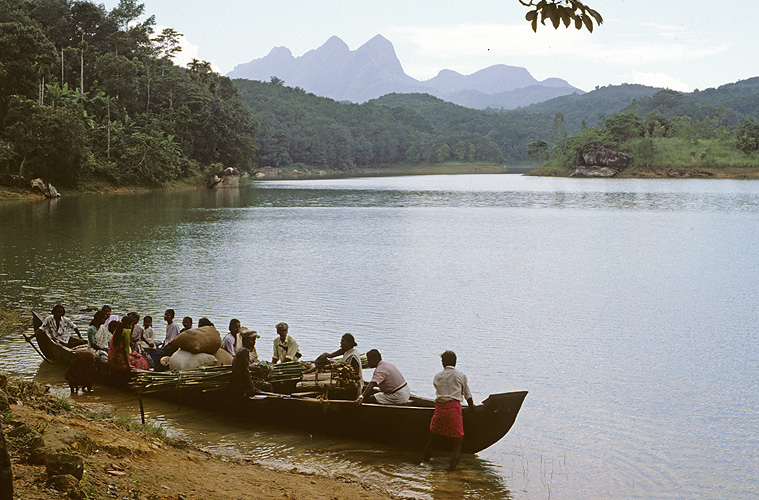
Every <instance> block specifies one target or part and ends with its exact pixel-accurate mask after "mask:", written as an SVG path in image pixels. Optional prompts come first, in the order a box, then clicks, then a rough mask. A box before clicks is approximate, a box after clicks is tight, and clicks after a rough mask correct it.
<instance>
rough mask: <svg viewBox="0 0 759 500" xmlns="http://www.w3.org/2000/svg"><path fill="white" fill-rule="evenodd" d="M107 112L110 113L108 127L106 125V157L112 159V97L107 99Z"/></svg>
mask: <svg viewBox="0 0 759 500" xmlns="http://www.w3.org/2000/svg"><path fill="white" fill-rule="evenodd" d="M105 103H106V110H107V113H108V125H106V128H105V130H106V143H105V144H106V146H105V155H106V157H107V158H110V157H111V99H110V97H107V98H106V101H105Z"/></svg>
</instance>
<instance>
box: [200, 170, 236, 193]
mask: <svg viewBox="0 0 759 500" xmlns="http://www.w3.org/2000/svg"><path fill="white" fill-rule="evenodd" d="M239 185H240V172H239V170H237V169H236V168H234V167H228V168H225V169H224V171H222V172H221V173H218V174H214V175H212V176H211V177H210V178H209V179H208V182H207V183H206V187H208V189H217V188H233V187H238V186H239Z"/></svg>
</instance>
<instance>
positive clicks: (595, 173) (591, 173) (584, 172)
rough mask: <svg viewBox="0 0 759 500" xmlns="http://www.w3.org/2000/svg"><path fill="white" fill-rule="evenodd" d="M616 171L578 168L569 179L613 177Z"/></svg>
mask: <svg viewBox="0 0 759 500" xmlns="http://www.w3.org/2000/svg"><path fill="white" fill-rule="evenodd" d="M615 175H617V171H616V170H614V169H613V168H609V167H578V168H577V170H575V171H574V173H572V174H570V175H569V176H570V177H614V176H615Z"/></svg>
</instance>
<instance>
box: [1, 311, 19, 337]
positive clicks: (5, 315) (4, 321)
mask: <svg viewBox="0 0 759 500" xmlns="http://www.w3.org/2000/svg"><path fill="white" fill-rule="evenodd" d="M23 326H24V322H23V320H22V318H21V312H20V311H17V310H15V309H9V308H5V307H2V306H0V335H8V334H11V333H14V332H16V331H21V329H22V328H23Z"/></svg>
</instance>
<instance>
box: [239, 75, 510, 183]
mask: <svg viewBox="0 0 759 500" xmlns="http://www.w3.org/2000/svg"><path fill="white" fill-rule="evenodd" d="M234 83H235V85H236V86H237V89H238V92H239V93H240V96H241V97H242V99H243V101H244V102H245V104H247V105H248V108H249V109H250V111H251V114H252V115H253V117H254V118H255V119H256V120H257V121H258V122H259V123H260V129H259V132H258V135H257V136H256V139H257V141H258V143H259V144H260V150H259V152H258V155H257V157H256V162H257V163H258V164H259V165H260V166H271V167H275V168H277V167H286V166H290V165H301V166H309V167H322V168H331V169H336V170H350V169H351V168H354V167H381V166H383V165H384V166H387V165H397V164H407V163H410V164H415V163H423V162H427V163H440V162H445V161H452V160H455V161H461V162H481V161H487V162H499V161H501V160H502V155H501V151H500V150H499V148H498V146H497V145H496V144H495V143H494V142H493V141H492V140H490V139H489V138H488V137H486V136H485V135H484V134H480V133H477V132H476V131H473V130H463V129H455V128H454V129H446V130H441V129H438V128H436V127H435V122H433V121H430V120H429V119H427V118H426V117H423V116H422V115H421V114H420V113H418V112H417V111H415V110H412V109H409V108H406V107H400V106H398V107H390V106H381V105H377V104H375V103H372V102H370V103H365V104H351V103H340V102H337V101H333V100H332V99H328V98H325V97H317V96H315V95H313V94H309V93H306V92H305V91H304V90H302V89H299V88H291V87H287V86H285V85H283V83H282V81H281V80H279V79H277V78H273V79H272V81H271V82H258V81H251V80H234ZM425 97H426V98H429V99H435V98H434V97H430V96H425ZM435 100H437V99H435ZM440 102H442V101H440ZM446 104H447V103H446ZM448 105H449V106H454V107H456V108H460V106H455V105H453V104H448ZM461 109H462V110H464V109H466V108H461ZM468 111H472V112H473V113H478V112H476V111H473V110H468Z"/></svg>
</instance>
